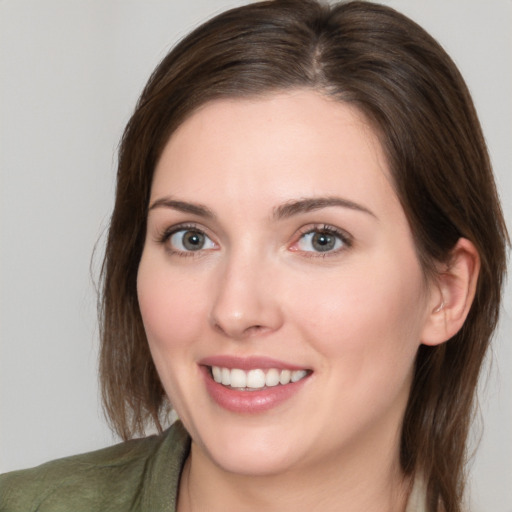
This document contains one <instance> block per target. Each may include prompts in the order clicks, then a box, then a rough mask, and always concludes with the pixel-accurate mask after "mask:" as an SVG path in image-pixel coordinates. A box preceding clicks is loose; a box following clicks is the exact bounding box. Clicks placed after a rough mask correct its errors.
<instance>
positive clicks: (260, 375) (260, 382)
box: [247, 370, 265, 389]
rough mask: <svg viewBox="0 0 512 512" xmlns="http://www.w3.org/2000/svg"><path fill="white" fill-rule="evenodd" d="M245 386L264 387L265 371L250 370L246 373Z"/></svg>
mask: <svg viewBox="0 0 512 512" xmlns="http://www.w3.org/2000/svg"><path fill="white" fill-rule="evenodd" d="M247 387H248V388H252V389H258V388H263V387H265V372H264V371H263V370H250V371H249V373H247Z"/></svg>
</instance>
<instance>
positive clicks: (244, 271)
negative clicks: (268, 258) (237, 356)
mask: <svg viewBox="0 0 512 512" xmlns="http://www.w3.org/2000/svg"><path fill="white" fill-rule="evenodd" d="M275 270H276V269H275V268H273V266H272V265H271V264H270V263H269V262H265V261H264V258H261V257H258V256H257V255H253V256H249V255H247V254H239V255H238V256H237V255H232V256H231V257H230V258H229V261H226V262H225V266H224V268H223V271H222V272H220V273H219V276H218V280H217V282H216V293H214V300H213V304H212V307H211V314H210V322H211V324H212V326H213V328H214V329H215V330H217V331H220V332H222V333H223V334H224V335H225V336H228V337H229V338H232V339H235V340H243V339H246V338H250V337H252V336H256V335H263V334H268V333H271V332H273V331H276V330H278V329H279V328H280V327H281V325H282V322H283V314H282V310H281V307H280V304H279V296H278V294H277V293H276V288H275V286H274V284H275V281H276V280H275Z"/></svg>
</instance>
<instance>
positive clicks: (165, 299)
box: [137, 255, 205, 364]
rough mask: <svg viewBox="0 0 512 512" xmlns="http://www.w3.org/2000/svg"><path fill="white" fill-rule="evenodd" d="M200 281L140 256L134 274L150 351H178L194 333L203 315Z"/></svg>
mask: <svg viewBox="0 0 512 512" xmlns="http://www.w3.org/2000/svg"><path fill="white" fill-rule="evenodd" d="M198 287H199V283H197V282H194V280H191V279H189V278H187V279H185V278H184V277H183V275H181V273H180V272H176V271H173V269H172V268H170V267H169V265H165V264H162V263H160V262H159V261H152V259H151V258H149V257H148V258H145V257H144V255H143V258H142V260H141V263H140V265H139V271H138V275H137V295H138V300H139V307H140V311H141V315H142V319H143V322H144V328H145V330H146V335H147V338H148V342H149V345H150V349H151V352H152V354H153V357H154V358H155V363H157V364H158V362H157V358H158V354H160V353H162V354H165V353H169V352H179V351H180V349H182V348H183V347H185V346H186V345H187V343H188V341H189V340H190V339H194V337H196V335H197V332H198V330H199V329H200V328H201V325H202V324H201V322H200V319H201V318H203V317H204V314H203V313H204V306H205V305H204V301H203V302H202V301H201V294H200V293H198V289H199V288H198Z"/></svg>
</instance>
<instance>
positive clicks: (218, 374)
mask: <svg viewBox="0 0 512 512" xmlns="http://www.w3.org/2000/svg"><path fill="white" fill-rule="evenodd" d="M212 374H213V380H214V381H215V382H222V370H221V369H220V368H219V367H218V366H212Z"/></svg>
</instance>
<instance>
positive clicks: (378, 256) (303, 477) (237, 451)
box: [138, 91, 446, 512]
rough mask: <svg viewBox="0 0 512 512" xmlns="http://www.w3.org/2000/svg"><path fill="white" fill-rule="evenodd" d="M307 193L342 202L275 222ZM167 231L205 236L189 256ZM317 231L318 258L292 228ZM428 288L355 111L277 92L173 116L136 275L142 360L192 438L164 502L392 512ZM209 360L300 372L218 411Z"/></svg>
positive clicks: (378, 153)
mask: <svg viewBox="0 0 512 512" xmlns="http://www.w3.org/2000/svg"><path fill="white" fill-rule="evenodd" d="M318 197H321V198H334V197H336V198H341V199H342V200H344V201H347V202H350V203H349V204H350V205H352V206H353V205H356V207H347V206H343V205H341V206H340V205H329V206H324V207H318V208H316V209H314V210H311V211H299V212H297V211H295V212H292V213H291V214H290V215H285V216H282V217H278V218H276V214H275V212H276V209H279V208H280V207H282V206H283V205H287V204H290V203H291V202H294V201H298V200H303V199H305V198H308V199H309V198H318ZM169 200H173V201H181V202H186V203H193V204H195V205H197V204H199V205H202V206H203V207H206V208H207V209H208V210H209V211H210V212H211V213H212V214H213V216H210V217H208V216H205V215H202V214H199V212H197V211H188V212H185V211H182V209H176V208H175V207H174V206H172V204H171V203H169ZM166 202H167V203H166ZM169 205H171V206H169ZM317 206H318V205H317ZM320 206H321V205H320ZM281 210H282V208H281ZM183 223H185V224H186V227H187V229H194V230H199V231H201V232H203V233H205V234H206V235H207V237H208V238H206V239H205V240H206V243H205V246H204V247H203V248H202V249H201V250H198V251H184V250H183V247H182V246H180V245H179V242H180V240H181V238H180V237H181V234H178V235H175V236H174V237H172V238H169V237H167V238H166V237H165V236H164V234H165V233H166V231H167V232H168V231H169V230H170V228H174V229H179V227H180V226H181V225H182V224H183ZM325 225H328V226H332V227H334V228H336V229H339V230H340V231H341V233H342V235H343V238H344V239H345V241H342V240H341V239H337V238H336V240H337V243H336V248H335V249H334V250H332V251H327V252H324V253H322V252H318V251H317V250H316V249H315V247H314V246H313V245H312V244H311V240H310V239H308V237H307V236H304V233H305V232H311V230H315V229H316V230H317V231H319V230H320V231H321V230H322V229H323V228H324V226H325ZM171 231H172V229H171ZM176 240H177V242H176ZM441 291H442V290H441ZM441 291H440V290H439V289H438V287H435V288H434V287H431V286H429V285H428V284H427V283H426V281H425V278H424V275H423V272H422V269H421V267H420V264H419V261H418V258H417V255H416V251H415V247H414V243H413V240H412V236H411V232H410V228H409V225H408V222H407V219H406V217H405V214H404V212H403V209H402V207H401V205H400V203H399V201H398V199H397V197H396V194H395V192H394V190H393V187H392V184H391V181H390V175H389V170H388V167H387V163H386V160H385V158H384V155H383V151H382V148H381V146H380V143H379V141H378V139H377V136H376V135H375V133H374V131H373V130H372V128H371V127H370V126H369V124H368V123H367V122H366V121H365V119H364V117H363V116H362V115H361V114H360V113H359V112H358V111H357V110H356V109H354V108H353V107H350V106H348V105H346V104H342V103H337V102H333V101H332V100H330V99H327V98H325V97H324V96H322V95H320V94H318V93H316V92H312V91H294V92H288V93H280V94H273V95H270V96H267V97H264V98H258V99H242V100H240V99H237V100H219V101H215V102H211V103H209V104H207V105H206V106H204V107H203V108H201V109H200V110H198V111H197V112H195V113H194V114H193V115H192V116H191V117H189V118H188V119H187V120H186V121H185V122H184V123H183V124H182V125H181V126H180V127H179V128H178V129H177V131H176V132H175V133H174V134H173V135H172V136H171V138H170V140H169V141H168V143H167V145H166V147H165V149H164V151H163V154H162V156H161V158H160V160H159V163H158V165H157V168H156V170H155V176H154V181H153V184H152V190H151V198H150V210H149V214H148V224H147V238H146V242H145V247H144V251H143V255H142V259H141V262H140V267H139V273H138V297H139V304H140V309H141V312H142V316H143V320H144V325H145V329H146V333H147V337H148V341H149V345H150V349H151V353H152V356H153V358H154V361H155V365H156V367H157V370H158V373H159V375H160V378H161V380H162V383H163V386H164V388H165V390H166V393H167V394H168V396H169V399H170V401H171V402H172V404H173V406H174V407H175V409H176V411H177V413H178V415H179V417H180V419H181V420H182V421H183V423H184V425H185V427H186V428H187V430H188V431H189V433H190V434H191V437H192V440H193V441H192V449H191V455H190V456H189V459H188V461H187V464H186V467H185V469H184V473H183V476H182V480H181V487H180V496H179V510H180V511H184V510H194V509H195V510H209V511H216V510H222V511H225V510H240V511H250V510H251V511H252V510H258V511H262V510H263V511H266V510H269V511H270V510H276V511H277V510H279V511H280V512H282V511H283V510H284V511H286V510H294V511H296V510H322V511H331V510H332V511H334V510H344V511H351V512H356V511H363V510H364V511H366V512H369V511H379V512H383V511H385V510H389V511H391V510H392V511H394V512H396V511H399V510H404V508H405V503H406V499H407V492H408V489H409V482H408V481H407V480H406V479H405V478H404V477H403V475H402V474H401V471H400V468H399V462H398V453H399V438H400V426H401V423H402V418H403V414H404V410H405V406H406V402H407V398H408V395H409V389H410V383H411V378H412V371H413V370H412V368H413V362H414V358H415V354H416V352H417V350H418V347H419V345H420V344H421V343H422V340H428V342H429V343H435V342H441V341H442V340H441V338H443V336H444V335H446V332H442V333H440V331H442V329H441V328H439V325H440V323H439V322H438V324H436V325H437V327H436V326H433V321H432V317H433V316H436V315H437V316H439V315H442V314H443V313H442V312H440V311H437V309H438V308H437V307H438V306H439V303H440V301H441V296H440V294H441ZM436 308H437V309H436ZM444 325H445V326H446V323H445V324H444ZM436 328H437V329H438V331H439V332H438V331H436ZM215 355H236V356H242V357H245V356H264V357H272V358H275V359H278V360H280V361H284V362H286V363H288V364H293V365H295V366H298V367H301V368H302V367H303V368H306V369H308V370H311V375H310V376H309V377H308V378H307V379H306V381H305V382H304V383H303V385H302V386H301V388H300V390H299V391H298V392H297V393H295V394H294V395H293V396H292V397H291V398H289V399H288V400H286V401H285V402H284V403H282V404H280V405H278V406H277V407H274V408H271V409H270V410H268V411H265V412H260V413H257V414H251V413H245V414H244V413H236V412H232V411H227V410H225V409H223V408H222V407H219V405H218V404H217V403H215V401H214V400H212V398H211V396H210V395H209V394H208V392H207V391H206V387H205V384H204V375H203V373H202V371H201V369H200V365H199V361H200V360H201V359H203V358H205V357H210V356H215ZM305 489H307V492H304V490H305Z"/></svg>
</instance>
